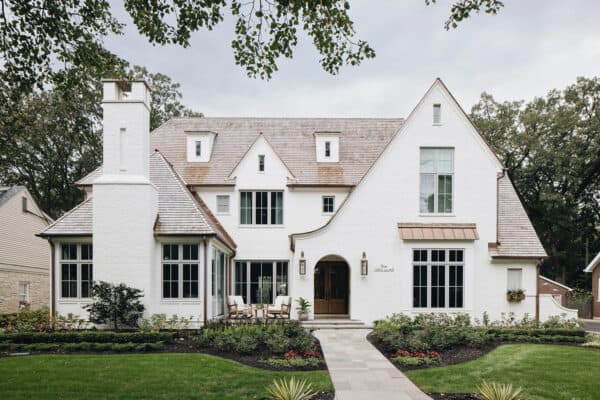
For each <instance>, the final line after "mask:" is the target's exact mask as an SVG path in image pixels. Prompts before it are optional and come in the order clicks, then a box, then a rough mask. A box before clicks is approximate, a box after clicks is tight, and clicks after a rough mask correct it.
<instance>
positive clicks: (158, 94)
mask: <svg viewBox="0 0 600 400" xmlns="http://www.w3.org/2000/svg"><path fill="white" fill-rule="evenodd" d="M110 63H111V64H112V65H111V66H106V65H105V66H103V67H101V68H100V67H96V68H94V69H84V70H81V69H74V68H73V69H69V70H62V71H59V72H57V73H56V74H55V76H54V79H55V81H56V84H55V85H54V86H53V87H51V88H49V89H48V90H45V91H39V90H36V91H33V92H31V93H29V94H21V95H20V96H18V95H14V96H12V95H11V96H10V97H12V98H13V101H10V102H6V103H0V182H1V183H2V184H4V185H17V184H18V185H25V186H26V187H27V188H28V189H29V191H30V192H31V194H32V195H33V196H34V198H35V199H36V201H37V202H38V204H39V205H40V207H41V208H42V209H43V210H44V211H46V212H47V213H48V214H49V215H50V216H52V217H54V218H56V217H58V216H60V215H61V214H62V213H63V212H64V211H67V210H69V209H71V208H73V207H74V206H75V205H76V204H78V203H79V202H80V201H81V200H82V199H83V194H82V193H81V191H80V190H79V189H77V188H76V187H75V186H74V185H73V183H74V182H75V181H77V180H78V179H80V178H82V177H83V176H85V175H86V174H88V173H89V172H91V171H93V170H94V169H95V168H97V167H98V166H99V165H100V164H101V162H102V107H101V101H102V85H101V84H100V77H102V76H116V77H119V76H124V77H125V76H127V77H135V78H136V79H145V80H147V81H148V82H149V83H150V85H151V87H152V89H153V92H152V106H151V110H150V118H151V120H150V125H151V129H155V128H156V127H158V126H159V125H160V124H162V123H163V122H165V121H167V120H168V119H169V118H172V117H179V116H200V115H201V114H200V113H196V112H193V111H191V110H190V109H188V108H186V107H185V106H184V105H183V104H182V103H181V97H182V95H181V91H180V87H179V84H178V83H175V82H173V81H172V80H171V78H169V77H168V76H166V75H163V74H160V73H156V74H153V73H149V72H148V71H147V70H146V69H145V68H142V67H139V66H134V67H133V68H131V69H128V68H127V64H126V63H125V62H124V61H122V60H119V59H112V61H111V62H110ZM115 66H116V67H115ZM0 87H1V88H2V90H3V91H5V93H9V92H10V91H11V88H10V87H8V85H7V84H5V83H4V84H3V83H0ZM14 90H18V89H14Z"/></svg>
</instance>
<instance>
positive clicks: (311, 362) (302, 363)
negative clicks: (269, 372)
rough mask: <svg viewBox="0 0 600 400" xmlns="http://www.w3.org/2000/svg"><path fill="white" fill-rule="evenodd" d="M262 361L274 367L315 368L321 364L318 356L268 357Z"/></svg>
mask: <svg viewBox="0 0 600 400" xmlns="http://www.w3.org/2000/svg"><path fill="white" fill-rule="evenodd" d="M261 362H262V363H264V364H267V365H270V366H271V367H276V368H306V367H312V368H317V367H319V366H320V365H321V360H320V359H318V358H313V357H308V358H289V359H286V358H269V359H266V360H261Z"/></svg>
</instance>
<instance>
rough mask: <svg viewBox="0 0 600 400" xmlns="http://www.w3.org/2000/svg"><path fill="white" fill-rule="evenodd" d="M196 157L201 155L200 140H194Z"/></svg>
mask: <svg viewBox="0 0 600 400" xmlns="http://www.w3.org/2000/svg"><path fill="white" fill-rule="evenodd" d="M195 145H196V157H202V141H201V140H196V143H195Z"/></svg>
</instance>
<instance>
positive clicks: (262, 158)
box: [258, 154, 265, 172]
mask: <svg viewBox="0 0 600 400" xmlns="http://www.w3.org/2000/svg"><path fill="white" fill-rule="evenodd" d="M258 170H259V171H260V172H264V171H265V156H264V154H260V155H259V156H258Z"/></svg>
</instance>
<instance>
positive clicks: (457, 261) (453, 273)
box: [413, 249, 464, 308]
mask: <svg viewBox="0 0 600 400" xmlns="http://www.w3.org/2000/svg"><path fill="white" fill-rule="evenodd" d="M463 305H464V250H462V249H415V250H413V307H415V308H462V307H463Z"/></svg>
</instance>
